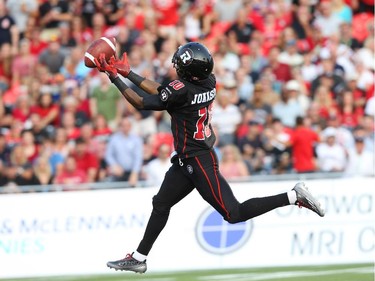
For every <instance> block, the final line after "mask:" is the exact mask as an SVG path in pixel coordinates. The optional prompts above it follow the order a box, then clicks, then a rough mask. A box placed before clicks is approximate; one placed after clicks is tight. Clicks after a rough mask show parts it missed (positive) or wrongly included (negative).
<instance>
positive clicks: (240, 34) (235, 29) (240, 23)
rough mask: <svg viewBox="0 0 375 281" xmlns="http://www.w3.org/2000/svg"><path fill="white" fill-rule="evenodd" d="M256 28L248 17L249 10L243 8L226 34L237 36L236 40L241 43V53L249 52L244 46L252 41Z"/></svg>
mask: <svg viewBox="0 0 375 281" xmlns="http://www.w3.org/2000/svg"><path fill="white" fill-rule="evenodd" d="M254 29H255V27H254V26H253V25H252V23H251V22H250V21H249V19H248V17H247V11H246V10H243V9H241V10H239V11H238V13H237V17H236V19H235V20H234V22H233V23H232V24H231V26H230V27H229V29H228V30H227V31H226V34H227V35H228V36H229V37H234V38H235V42H237V43H238V44H239V46H238V47H239V51H240V52H241V53H248V52H249V50H246V49H244V48H246V47H245V46H246V45H247V44H248V43H249V42H250V40H251V36H252V34H253V31H254Z"/></svg>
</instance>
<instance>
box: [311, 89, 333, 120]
mask: <svg viewBox="0 0 375 281" xmlns="http://www.w3.org/2000/svg"><path fill="white" fill-rule="evenodd" d="M313 102H314V103H315V104H316V105H317V107H318V110H319V116H320V117H321V118H323V119H328V118H329V116H333V115H335V116H336V115H337V107H336V103H335V101H334V99H333V98H332V95H331V93H330V92H329V89H328V88H327V87H326V86H323V85H322V86H319V87H318V88H317V89H316V92H314V99H313Z"/></svg>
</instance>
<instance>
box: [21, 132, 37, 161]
mask: <svg viewBox="0 0 375 281" xmlns="http://www.w3.org/2000/svg"><path fill="white" fill-rule="evenodd" d="M19 145H20V147H21V149H22V151H23V154H24V155H25V156H26V159H27V161H28V162H29V163H33V162H34V161H35V159H36V158H37V157H38V154H39V147H38V145H37V144H36V142H35V137H34V135H33V133H32V131H30V130H23V131H22V133H21V142H20V144H19Z"/></svg>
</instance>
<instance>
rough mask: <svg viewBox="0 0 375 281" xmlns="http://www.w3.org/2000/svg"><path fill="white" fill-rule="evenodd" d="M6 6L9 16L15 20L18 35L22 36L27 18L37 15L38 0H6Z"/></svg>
mask: <svg viewBox="0 0 375 281" xmlns="http://www.w3.org/2000/svg"><path fill="white" fill-rule="evenodd" d="M6 7H7V9H8V11H9V16H10V17H12V18H13V19H14V20H15V23H16V25H17V28H18V32H19V33H20V37H21V38H23V37H24V34H25V30H26V27H27V23H28V19H29V18H30V17H35V16H36V15H37V10H38V1H36V0H28V1H19V0H7V1H6Z"/></svg>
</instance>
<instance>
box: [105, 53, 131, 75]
mask: <svg viewBox="0 0 375 281" xmlns="http://www.w3.org/2000/svg"><path fill="white" fill-rule="evenodd" d="M110 63H111V65H112V66H113V67H114V68H116V70H117V72H118V73H119V74H121V75H122V76H124V77H128V75H129V72H130V65H129V62H128V55H127V53H126V52H124V54H123V55H122V59H115V58H113V60H112V58H111V61H110Z"/></svg>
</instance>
